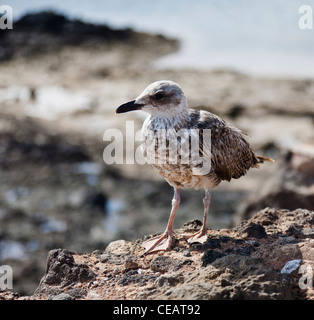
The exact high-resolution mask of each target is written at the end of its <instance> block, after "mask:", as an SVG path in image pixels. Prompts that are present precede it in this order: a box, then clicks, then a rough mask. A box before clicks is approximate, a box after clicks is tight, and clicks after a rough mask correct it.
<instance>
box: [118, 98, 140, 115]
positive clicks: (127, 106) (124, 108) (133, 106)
mask: <svg viewBox="0 0 314 320" xmlns="http://www.w3.org/2000/svg"><path fill="white" fill-rule="evenodd" d="M142 107H143V105H142V104H138V103H135V100H132V101H129V102H127V103H124V104H122V105H121V106H120V107H119V108H118V109H117V110H116V113H125V112H129V111H133V110H141V109H142Z"/></svg>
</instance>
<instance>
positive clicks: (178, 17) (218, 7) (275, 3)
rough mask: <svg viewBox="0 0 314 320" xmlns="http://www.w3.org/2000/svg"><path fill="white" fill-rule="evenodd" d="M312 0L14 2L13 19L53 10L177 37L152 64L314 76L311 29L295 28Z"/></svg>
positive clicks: (116, 25) (55, 0)
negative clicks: (177, 46)
mask: <svg viewBox="0 0 314 320" xmlns="http://www.w3.org/2000/svg"><path fill="white" fill-rule="evenodd" d="M304 4H308V5H310V6H312V8H314V1H307V2H306V3H304V1H303V0H291V1H284V0H265V1H250V0H242V1H231V0H219V1H217V0H211V1H201V0H198V1H183V0H174V1H167V0H160V1H154V2H153V1H143V0H134V1H132V4H131V5H130V1H128V0H119V1H117V0H105V1H103V0H91V1H63V0H45V1H39V0H29V1H27V2H26V1H24V0H15V1H14V4H12V7H13V13H14V19H17V18H18V17H20V16H21V15H23V14H25V13H26V12H30V11H34V10H35V11H38V10H43V9H55V10H58V11H59V12H62V13H64V14H67V15H69V16H70V17H72V18H80V19H83V20H87V21H91V22H98V23H107V24H109V25H111V26H113V27H116V28H121V27H132V28H134V29H136V30H140V31H148V32H154V33H163V34H166V35H168V36H172V37H176V38H179V39H181V41H182V46H181V50H180V51H179V52H178V53H175V54H172V55H169V56H167V57H164V58H163V59H161V60H160V61H159V62H158V63H157V66H158V67H161V68H165V67H166V68H167V67H171V68H173V67H178V68H182V67H188V68H201V69H204V68H208V69H211V68H231V69H235V70H238V71H241V72H246V73H251V74H258V75H271V76H295V77H299V76H302V77H304V76H306V77H313V76H314V68H312V67H311V66H312V64H313V63H312V62H313V53H314V30H301V29H300V28H299V24H298V21H299V18H300V17H301V14H299V12H298V11H299V7H300V6H301V5H304Z"/></svg>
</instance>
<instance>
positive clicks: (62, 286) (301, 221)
mask: <svg viewBox="0 0 314 320" xmlns="http://www.w3.org/2000/svg"><path fill="white" fill-rule="evenodd" d="M313 223H314V211H308V210H304V209H298V210H295V211H289V210H276V209H273V208H265V209H264V210H261V211H260V212H258V213H257V214H256V215H254V216H253V217H252V218H251V219H249V220H248V221H243V222H242V223H241V225H240V226H238V227H235V228H232V229H229V230H225V229H222V230H211V231H210V233H209V236H208V241H207V242H208V244H207V245H208V246H210V244H211V246H212V247H214V248H211V247H207V248H206V246H205V247H202V246H200V247H199V248H197V249H194V250H190V246H189V245H188V243H187V242H186V241H185V240H184V238H182V236H181V234H180V233H179V232H178V231H182V228H181V229H179V230H176V242H175V247H174V248H173V250H171V251H168V252H165V253H162V252H160V253H158V254H153V255H148V256H143V251H144V249H143V247H142V246H141V243H142V240H137V241H135V242H128V241H124V240H117V241H114V242H112V243H110V244H109V245H108V246H107V248H106V250H105V253H103V252H102V251H99V250H96V251H94V252H93V253H92V254H88V253H87V254H80V253H77V252H71V251H68V250H64V249H56V250H52V251H50V253H49V255H48V259H47V268H46V272H45V274H44V276H43V278H42V280H41V282H40V284H39V286H38V288H37V290H36V292H35V294H34V295H33V296H31V297H23V296H19V295H8V294H3V293H0V299H15V300H16V299H53V300H55V299H57V300H60V299H61V300H64V299H65V300H74V299H85V300H99V299H114V300H134V299H152V300H155V299H163V300H167V299H171V300H172V299H179V300H185V299H190V300H217V299H230V300H239V299H241V300H243V299H244V300H252V299H257V300H263V299H267V300H278V299H280V300H282V299H284V300H291V299H313V297H314V293H313V287H311V286H310V285H311V283H309V286H305V287H302V288H301V287H300V286H299V281H300V277H301V276H303V278H302V281H303V282H304V283H307V282H306V281H311V279H312V278H311V279H310V278H309V279H308V280H306V279H305V280H304V273H302V272H301V273H299V272H298V270H301V269H302V270H304V268H307V269H306V270H313V268H314V239H311V238H310V237H306V235H305V234H306V232H304V231H305V230H309V229H310V226H313ZM187 225H193V223H192V224H186V225H185V226H187ZM291 226H294V227H293V228H292V227H291ZM226 233H227V234H228V235H226ZM266 235H267V236H266ZM187 252H189V257H188V258H187V257H186V256H187V254H186V253H187Z"/></svg>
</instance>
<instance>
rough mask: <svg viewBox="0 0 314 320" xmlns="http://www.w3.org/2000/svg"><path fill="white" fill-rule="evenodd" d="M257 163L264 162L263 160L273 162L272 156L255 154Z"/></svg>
mask: <svg viewBox="0 0 314 320" xmlns="http://www.w3.org/2000/svg"><path fill="white" fill-rule="evenodd" d="M256 158H257V161H258V163H264V161H270V162H275V160H274V159H272V158H267V157H262V156H256Z"/></svg>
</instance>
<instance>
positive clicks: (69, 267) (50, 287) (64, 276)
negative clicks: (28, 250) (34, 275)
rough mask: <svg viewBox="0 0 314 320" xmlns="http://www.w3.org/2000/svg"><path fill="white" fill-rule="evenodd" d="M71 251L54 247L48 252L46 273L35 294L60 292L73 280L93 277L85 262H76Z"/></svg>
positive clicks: (79, 280)
mask: <svg viewBox="0 0 314 320" xmlns="http://www.w3.org/2000/svg"><path fill="white" fill-rule="evenodd" d="M73 254H74V253H73V252H70V251H68V250H65V249H55V250H51V251H50V252H49V255H48V258H47V266H46V273H45V275H44V277H43V278H42V279H41V281H40V284H39V286H38V288H37V289H36V291H35V295H38V296H40V295H42V294H43V293H45V294H50V295H51V294H53V293H58V294H59V292H60V293H61V292H62V291H61V288H63V289H64V288H67V287H69V286H71V284H73V282H77V283H82V282H87V281H90V280H92V279H94V278H95V274H94V272H93V271H91V270H90V269H89V267H88V266H87V265H85V264H77V263H75V261H74V258H73Z"/></svg>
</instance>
